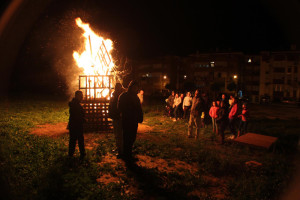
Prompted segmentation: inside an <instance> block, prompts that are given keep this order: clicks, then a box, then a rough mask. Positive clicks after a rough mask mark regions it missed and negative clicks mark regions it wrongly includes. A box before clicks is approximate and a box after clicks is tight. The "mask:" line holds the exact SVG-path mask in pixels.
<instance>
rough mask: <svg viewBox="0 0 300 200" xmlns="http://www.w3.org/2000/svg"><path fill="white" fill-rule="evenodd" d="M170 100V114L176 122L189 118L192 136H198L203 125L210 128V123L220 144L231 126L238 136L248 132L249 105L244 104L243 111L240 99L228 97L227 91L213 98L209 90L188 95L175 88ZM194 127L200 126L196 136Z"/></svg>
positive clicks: (168, 110) (189, 129) (189, 131)
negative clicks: (179, 92) (175, 90)
mask: <svg viewBox="0 0 300 200" xmlns="http://www.w3.org/2000/svg"><path fill="white" fill-rule="evenodd" d="M166 103H167V105H166V112H167V115H168V116H169V117H170V118H172V119H173V121H177V120H178V119H189V125H188V137H195V138H198V137H199V131H200V128H206V127H207V126H208V125H209V124H212V131H213V133H215V134H217V135H219V136H220V143H223V142H224V131H225V129H226V127H227V126H228V127H229V130H230V132H231V133H232V134H233V137H234V138H235V137H239V136H240V135H242V134H244V133H246V132H247V125H248V121H249V110H248V106H247V104H246V103H243V105H242V111H240V110H239V105H238V102H237V99H236V98H234V97H233V96H230V97H229V99H228V98H227V97H226V95H225V94H222V96H221V98H220V99H216V100H213V101H211V100H210V99H209V98H208V95H207V94H206V93H202V94H200V93H199V91H198V90H196V91H195V93H194V96H193V97H192V95H191V92H187V93H186V96H184V94H182V93H181V94H178V93H175V92H174V91H172V94H171V95H170V96H169V97H168V98H167V99H166ZM239 113H240V114H239ZM238 123H239V127H238V131H237V125H238ZM194 127H195V128H196V133H195V136H194V135H193V128H194Z"/></svg>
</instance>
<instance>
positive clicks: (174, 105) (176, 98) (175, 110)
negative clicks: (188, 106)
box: [173, 93, 181, 121]
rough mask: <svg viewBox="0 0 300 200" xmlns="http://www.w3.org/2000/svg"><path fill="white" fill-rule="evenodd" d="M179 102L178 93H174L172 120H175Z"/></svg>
mask: <svg viewBox="0 0 300 200" xmlns="http://www.w3.org/2000/svg"><path fill="white" fill-rule="evenodd" d="M180 103H181V98H180V97H179V96H178V94H177V93H176V94H175V99H174V104H173V109H174V117H175V120H174V121H177V119H178V115H179V113H178V111H179V109H178V108H179V105H180Z"/></svg>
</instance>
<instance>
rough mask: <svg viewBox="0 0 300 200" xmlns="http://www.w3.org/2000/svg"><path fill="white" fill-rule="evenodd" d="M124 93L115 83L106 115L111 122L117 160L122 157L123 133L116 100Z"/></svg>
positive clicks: (118, 84) (120, 86) (121, 87)
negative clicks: (107, 114)
mask: <svg viewBox="0 0 300 200" xmlns="http://www.w3.org/2000/svg"><path fill="white" fill-rule="evenodd" d="M123 91H124V88H123V86H122V85H121V83H116V85H115V91H114V93H113V96H112V98H111V99H110V101H109V107H108V113H109V117H110V118H111V119H112V120H113V130H114V134H115V139H116V146H117V151H118V155H117V158H122V157H123V131H122V120H121V116H120V112H119V110H118V107H117V106H118V99H119V96H120V94H121V93H122V92H123Z"/></svg>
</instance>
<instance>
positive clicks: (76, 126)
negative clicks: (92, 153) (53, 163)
mask: <svg viewBox="0 0 300 200" xmlns="http://www.w3.org/2000/svg"><path fill="white" fill-rule="evenodd" d="M82 99H83V94H82V92H81V91H80V90H77V91H76V92H75V98H73V99H72V101H71V102H69V107H70V109H69V113H70V117H69V124H68V127H69V132H70V140H69V156H70V157H73V154H74V152H75V146H76V141H77V140H78V146H79V151H80V158H81V159H83V158H84V156H85V149H84V138H83V123H84V122H85V119H84V110H83V108H82V106H81V105H80V102H81V101H82Z"/></svg>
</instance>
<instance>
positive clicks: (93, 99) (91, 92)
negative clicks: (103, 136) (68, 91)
mask: <svg viewBox="0 0 300 200" xmlns="http://www.w3.org/2000/svg"><path fill="white" fill-rule="evenodd" d="M113 83H114V76H113V75H80V76H79V90H81V91H82V93H83V100H82V102H81V105H82V107H83V109H84V111H85V118H86V123H85V125H84V132H111V131H112V120H111V119H110V118H109V117H108V107H109V100H110V97H111V94H112V91H113ZM104 91H105V94H103V92H104Z"/></svg>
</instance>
